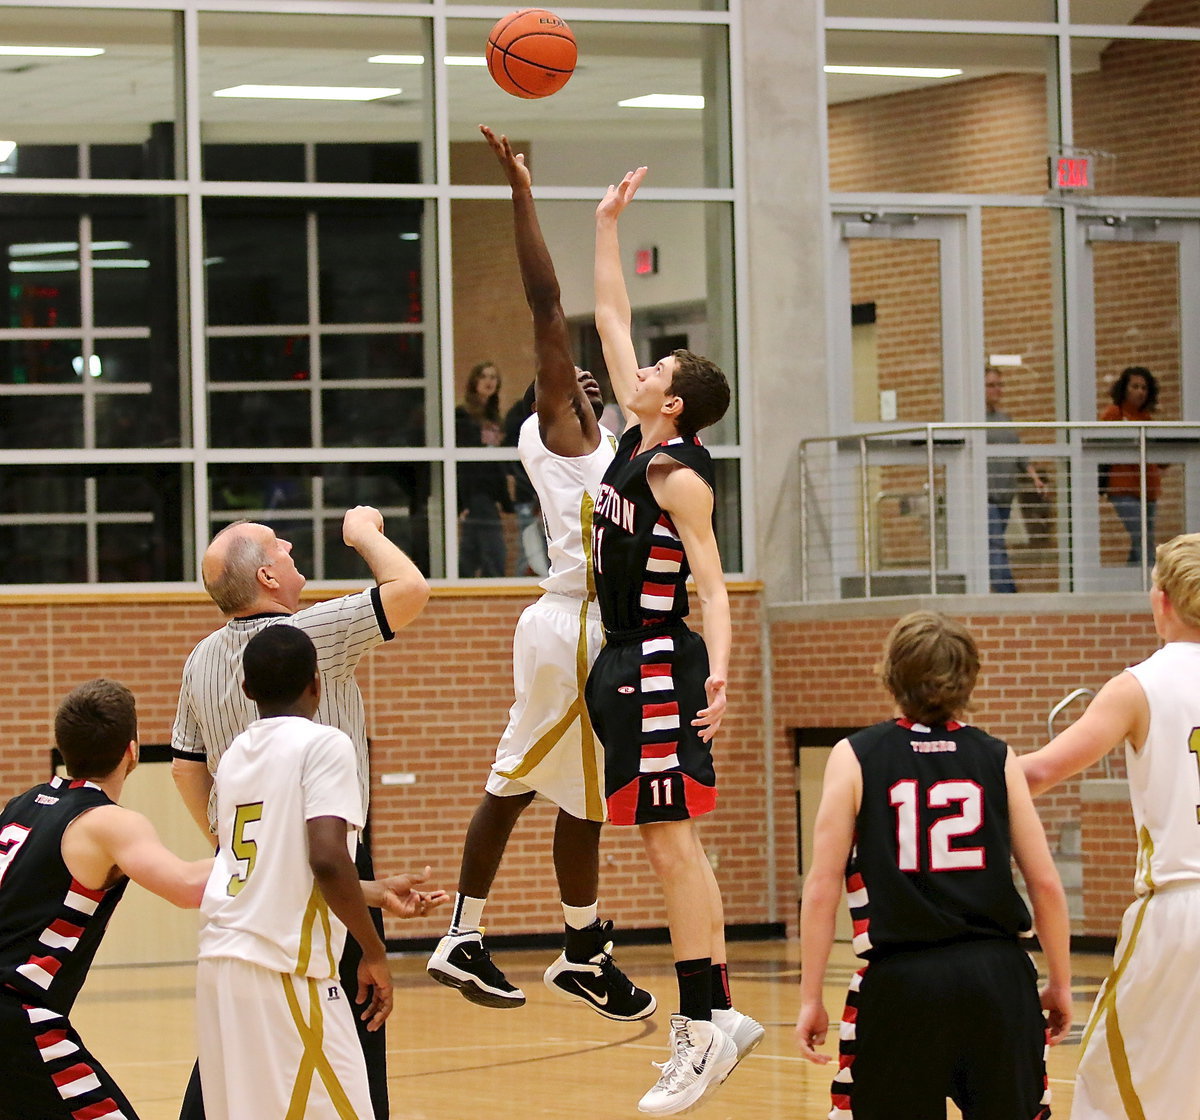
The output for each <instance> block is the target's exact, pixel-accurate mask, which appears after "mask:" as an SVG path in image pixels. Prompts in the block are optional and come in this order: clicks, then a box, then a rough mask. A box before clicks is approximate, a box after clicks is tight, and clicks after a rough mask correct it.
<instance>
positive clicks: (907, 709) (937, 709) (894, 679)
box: [880, 611, 979, 726]
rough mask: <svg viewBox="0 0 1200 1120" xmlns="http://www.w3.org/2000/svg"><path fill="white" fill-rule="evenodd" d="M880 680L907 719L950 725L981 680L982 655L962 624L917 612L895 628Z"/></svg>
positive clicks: (898, 623) (887, 648) (930, 613)
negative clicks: (980, 657)
mask: <svg viewBox="0 0 1200 1120" xmlns="http://www.w3.org/2000/svg"><path fill="white" fill-rule="evenodd" d="M880 675H881V676H882V678H883V683H884V684H885V685H886V686H887V689H888V691H889V692H890V693H891V694H892V695H893V696H894V697H895V698H896V703H897V704H898V705H899V707H900V710H901V711H902V712H903V713H904V715H905V717H906V718H907V719H910V720H913V721H914V722H916V723H925V724H929V725H931V726H932V725H933V724H937V723H945V722H946V721H947V720H949V719H953V718H954V717H955V716H959V715H962V714H963V712H964V711H965V710H966V707H967V701H968V700H970V699H971V693H972V692H973V691H974V690H975V680H976V678H977V677H978V676H979V649H978V647H977V646H976V645H975V639H974V638H972V637H971V632H970V631H969V630H968V629H967V628H966V627H965V626H963V624H962V623H961V622H955V621H954V619H952V618H947V617H946V616H945V615H944V614H939V613H938V612H937V611H913V612H912V613H911V614H906V615H905V616H904V617H903V618H902V619H900V621H899V622H897V623H896V625H895V626H893V627H892V632H891V633H890V634H889V635H888V638H887V644H886V645H885V646H884V651H883V665H882V666H881V668H880Z"/></svg>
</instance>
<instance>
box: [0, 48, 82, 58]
mask: <svg viewBox="0 0 1200 1120" xmlns="http://www.w3.org/2000/svg"><path fill="white" fill-rule="evenodd" d="M103 53H104V48H103V47H16V46H11V45H8V46H0V54H8V55H19V56H34V55H36V56H38V57H49V58H95V57H96V55H98V54H103Z"/></svg>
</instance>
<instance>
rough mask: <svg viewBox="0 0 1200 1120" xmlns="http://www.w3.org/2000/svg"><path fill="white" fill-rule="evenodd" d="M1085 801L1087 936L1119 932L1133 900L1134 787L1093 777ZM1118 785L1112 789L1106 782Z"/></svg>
mask: <svg viewBox="0 0 1200 1120" xmlns="http://www.w3.org/2000/svg"><path fill="white" fill-rule="evenodd" d="M1088 785H1089V787H1091V788H1089V789H1087V790H1086V791H1085V796H1084V797H1083V799H1082V801H1081V804H1080V807H1079V809H1080V812H1079V823H1080V830H1081V837H1080V839H1081V847H1082V848H1083V851H1084V852H1085V853H1087V854H1086V858H1085V859H1084V861H1083V897H1084V902H1085V908H1084V913H1083V922H1082V924H1081V926H1080V928H1079V930H1078V931H1077V932H1079V933H1082V934H1083V935H1085V936H1087V937H1113V936H1115V935H1116V933H1117V931H1118V930H1119V929H1120V928H1121V915H1122V914H1124V913H1125V909H1126V907H1128V905H1129V903H1130V902H1131V901H1132V900H1133V869H1134V867H1135V865H1136V863H1137V836H1136V834H1135V833H1134V829H1133V811H1132V810H1131V809H1130V807H1129V791H1128V787H1127V786H1125V784H1124V783H1123V782H1111V783H1110V782H1104V781H1101V782H1091V783H1088ZM1108 786H1111V787H1113V788H1111V789H1106V788H1104V787H1108Z"/></svg>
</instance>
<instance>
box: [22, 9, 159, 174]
mask: <svg viewBox="0 0 1200 1120" xmlns="http://www.w3.org/2000/svg"><path fill="white" fill-rule="evenodd" d="M3 24H4V30H3V42H4V44H5V45H6V46H16V47H19V46H21V45H28V46H29V47H30V50H31V53H30V54H29V55H28V56H22V55H19V54H12V55H9V56H7V57H6V58H5V67H4V70H5V74H4V98H5V102H6V103H7V104H8V105H10V106H19V107H20V111H19V112H16V113H11V114H9V117H10V119H9V120H8V121H6V122H5V124H4V125H3V126H0V127H2V131H3V136H0V139H4V140H10V141H15V142H16V149H15V150H14V151H13V153H12V154H11V155H10V156H9V157H8V158H7V159H6V160H4V162H3V163H0V174H7V175H19V176H21V177H23V178H75V177H77V176H83V177H91V178H130V179H139V178H145V179H149V178H173V177H174V175H175V155H174V136H175V123H174V122H175V48H174V43H175V28H176V14H175V13H173V12H152V11H137V12H126V11H119V10H118V11H112V10H105V9H102V8H89V9H88V10H87V11H86V12H79V11H73V10H71V9H69V8H5V9H4V18H3ZM34 51H36V53H33V52H34ZM48 51H49V52H54V53H47V52H48Z"/></svg>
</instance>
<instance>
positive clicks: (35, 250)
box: [8, 241, 133, 257]
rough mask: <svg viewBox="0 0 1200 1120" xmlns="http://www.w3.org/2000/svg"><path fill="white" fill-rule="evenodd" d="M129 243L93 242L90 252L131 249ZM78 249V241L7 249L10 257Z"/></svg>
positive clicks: (21, 243) (23, 243)
mask: <svg viewBox="0 0 1200 1120" xmlns="http://www.w3.org/2000/svg"><path fill="white" fill-rule="evenodd" d="M132 248H133V243H132V242H130V241H93V242H92V252H93V253H103V252H105V251H108V250H116V249H132ZM78 249H79V242H78V241H19V242H16V243H15V244H13V245H10V246H9V247H8V255H9V256H10V257H36V256H38V255H39V254H42V253H74V252H76V251H78Z"/></svg>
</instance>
